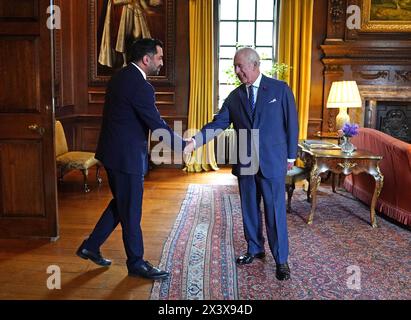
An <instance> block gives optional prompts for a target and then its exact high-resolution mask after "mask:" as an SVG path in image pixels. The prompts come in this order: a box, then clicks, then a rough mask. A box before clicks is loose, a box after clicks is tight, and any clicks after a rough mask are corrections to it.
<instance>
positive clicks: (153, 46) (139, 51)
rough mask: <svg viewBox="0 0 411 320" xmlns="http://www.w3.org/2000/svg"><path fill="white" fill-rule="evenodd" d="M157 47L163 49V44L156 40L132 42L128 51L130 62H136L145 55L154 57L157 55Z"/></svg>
mask: <svg viewBox="0 0 411 320" xmlns="http://www.w3.org/2000/svg"><path fill="white" fill-rule="evenodd" d="M157 46H159V47H161V48H163V43H162V42H161V41H160V40H157V39H150V38H143V39H138V40H136V41H134V42H133V44H132V45H131V46H130V50H129V57H130V61H132V62H138V61H140V60H141V59H143V57H144V56H145V55H146V54H148V55H150V56H152V55H155V54H156V53H157Z"/></svg>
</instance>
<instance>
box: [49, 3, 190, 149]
mask: <svg viewBox="0 0 411 320" xmlns="http://www.w3.org/2000/svg"><path fill="white" fill-rule="evenodd" d="M105 3H107V1H102V0H88V1H85V0H71V1H62V0H60V2H59V5H60V6H61V12H62V29H61V30H59V31H58V32H57V33H56V46H57V48H56V57H55V61H56V79H57V80H56V92H57V104H58V106H57V108H56V118H57V119H60V120H61V121H62V123H63V126H64V129H65V133H66V136H67V140H68V144H69V148H70V149H72V150H73V149H76V150H84V151H95V148H96V145H97V139H98V134H99V131H100V125H101V118H102V110H103V104H104V94H105V88H106V84H107V82H108V80H109V78H110V77H109V75H106V74H104V72H100V69H103V70H107V69H105V67H104V68H101V66H100V67H99V66H98V65H97V63H98V62H97V59H98V51H97V50H98V49H97V47H98V45H97V42H98V39H97V32H99V30H100V28H101V27H102V26H101V20H102V17H101V7H102V6H104V4H105ZM161 3H162V7H161V8H163V12H164V14H163V15H161V16H160V15H159V14H157V15H156V14H155V13H153V14H152V16H151V17H150V19H159V20H156V21H155V22H156V23H153V24H152V25H153V29H154V32H152V33H154V34H158V33H159V32H160V31H158V30H156V29H159V27H158V26H157V27H156V25H159V24H160V25H163V26H164V30H162V32H164V34H165V37H166V39H161V40H162V41H163V42H164V45H165V48H164V54H165V65H164V68H163V71H162V73H161V74H160V76H159V77H158V78H156V77H154V78H152V79H150V82H151V83H152V84H153V85H154V87H155V89H156V99H157V107H158V108H159V111H160V114H161V115H162V116H163V118H164V119H165V120H166V121H167V122H168V123H169V125H170V126H171V127H173V124H174V121H182V122H183V130H185V129H186V125H187V114H188V96H189V44H188V1H186V0H163V1H162V2H161ZM100 33H101V30H100ZM152 36H153V34H152Z"/></svg>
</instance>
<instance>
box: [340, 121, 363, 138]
mask: <svg viewBox="0 0 411 320" xmlns="http://www.w3.org/2000/svg"><path fill="white" fill-rule="evenodd" d="M358 128H359V126H358V124H356V123H352V124H351V123H349V122H347V123H345V124H344V126H343V127H342V129H341V130H339V133H340V135H341V136H343V137H347V138H351V137H354V136H356V135H357V134H358Z"/></svg>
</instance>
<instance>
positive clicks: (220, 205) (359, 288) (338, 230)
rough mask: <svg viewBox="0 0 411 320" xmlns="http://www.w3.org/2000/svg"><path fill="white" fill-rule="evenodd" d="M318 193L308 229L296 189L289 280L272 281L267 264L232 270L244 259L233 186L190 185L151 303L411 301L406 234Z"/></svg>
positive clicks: (410, 235) (345, 199) (325, 191)
mask: <svg viewBox="0 0 411 320" xmlns="http://www.w3.org/2000/svg"><path fill="white" fill-rule="evenodd" d="M329 189H330V188H329V187H327V186H326V187H324V188H323V187H320V189H319V190H318V193H317V194H318V197H317V199H318V200H317V201H318V202H317V210H316V213H315V216H314V223H313V224H312V225H311V226H309V225H307V224H306V220H307V217H308V213H309V210H310V204H309V203H308V202H307V201H306V194H305V192H304V191H303V190H301V189H300V188H297V189H296V190H295V192H294V196H293V201H292V209H293V211H292V212H291V213H289V214H287V219H288V228H289V241H290V257H289V264H290V268H291V280H290V281H285V282H281V281H278V280H276V278H275V262H274V260H273V258H272V255H271V254H270V250H269V248H268V244H266V252H267V253H268V254H267V257H266V259H265V261H261V260H258V259H256V260H254V262H253V263H252V264H250V265H245V266H237V265H236V264H235V257H236V256H238V255H240V254H242V253H244V252H245V250H246V242H245V240H244V236H243V227H242V217H241V211H240V199H239V195H238V188H237V186H220V185H190V186H189V188H188V191H187V195H186V198H185V200H184V202H183V204H182V207H181V210H180V213H179V215H178V217H177V220H176V222H175V225H174V227H173V230H172V231H171V233H170V236H169V238H168V239H167V241H166V243H165V245H164V248H163V253H162V257H161V262H160V266H161V267H162V268H164V269H166V270H169V271H171V273H172V276H171V277H170V278H169V279H168V280H166V281H163V282H155V283H154V285H153V288H152V292H151V297H150V299H155V300H158V299H160V300H180V299H186V300H208V299H213V300H234V299H240V300H248V299H250V300H254V299H258V300H265V299H270V300H271V299H275V300H283V299H284V300H290V299H411V250H410V248H411V232H410V231H408V230H406V229H403V228H401V227H399V226H396V225H394V224H392V223H391V222H388V221H386V220H384V219H382V218H381V217H379V216H378V218H377V222H378V228H376V229H373V228H371V226H370V224H369V209H368V207H366V206H365V205H363V204H362V203H360V202H358V201H356V200H355V199H353V198H352V196H351V195H350V194H349V193H346V192H345V191H343V190H338V192H337V194H333V193H332V192H331V190H329Z"/></svg>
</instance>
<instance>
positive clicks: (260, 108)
mask: <svg viewBox="0 0 411 320" xmlns="http://www.w3.org/2000/svg"><path fill="white" fill-rule="evenodd" d="M254 112H255V113H254V117H253V115H252V114H251V109H250V107H249V105H248V100H247V92H246V86H245V85H244V84H243V85H241V86H239V87H238V88H236V89H234V90H233V91H232V92H231V93H230V95H229V96H228V97H227V98H226V100H225V101H224V104H223V106H222V108H221V110H220V112H219V113H218V114H217V115H216V116H215V117H214V119H213V121H212V122H210V123H209V124H207V125H205V126H204V127H203V129H202V130H201V132H199V133H198V134H197V135H196V136H195V139H196V142H197V146H198V145H201V144H203V143H204V142H208V141H209V140H211V139H212V136H211V135H210V134H208V135H206V130H207V129H212V130H217V129H222V130H224V129H226V128H227V127H228V126H229V125H230V124H231V123H233V126H234V129H235V130H236V132H237V164H234V165H233V174H234V175H236V176H239V175H242V172H244V171H242V170H241V169H242V168H243V169H244V168H247V167H249V166H250V164H249V163H240V161H239V160H240V154H241V152H240V151H241V150H245V148H246V151H247V153H248V155H250V152H251V147H252V145H253V143H254V145H255V142H256V139H254V138H253V137H252V134H251V129H258V130H259V169H260V170H261V173H262V174H263V176H264V177H266V178H273V177H279V176H281V175H285V174H286V173H287V158H288V159H295V158H296V157H297V147H298V118H297V110H296V106H295V100H294V95H293V93H292V91H291V89H290V88H289V87H288V85H287V84H286V83H285V82H283V81H278V80H275V79H272V78H268V77H266V76H264V75H263V76H262V79H261V82H260V87H259V89H258V96H257V101H256V105H255V111H254ZM241 129H246V130H245V132H247V139H246V142H245V143H244V141H241V139H240V138H241V136H240V135H239V130H241ZM198 142H199V143H198Z"/></svg>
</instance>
